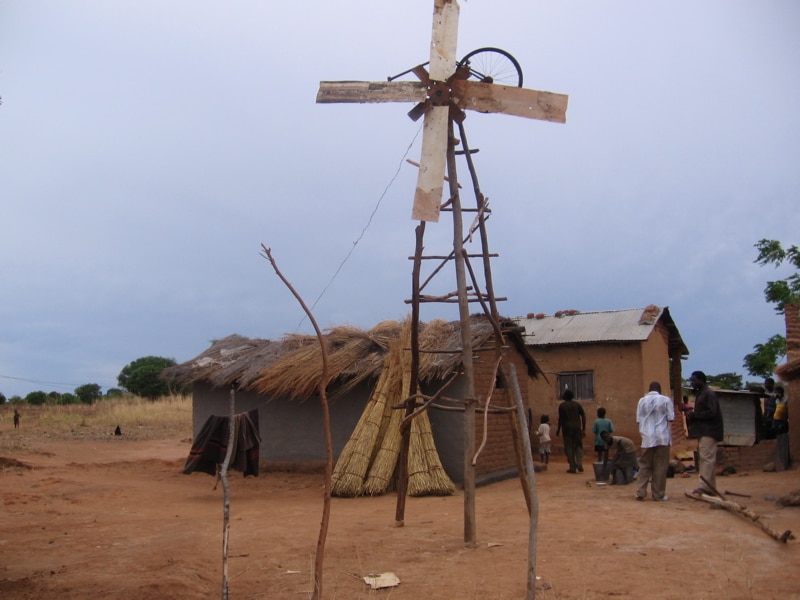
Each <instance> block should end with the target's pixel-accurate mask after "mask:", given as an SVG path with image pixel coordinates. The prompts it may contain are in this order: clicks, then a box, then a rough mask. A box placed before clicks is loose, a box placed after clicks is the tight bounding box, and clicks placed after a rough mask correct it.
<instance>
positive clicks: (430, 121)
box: [317, 0, 567, 222]
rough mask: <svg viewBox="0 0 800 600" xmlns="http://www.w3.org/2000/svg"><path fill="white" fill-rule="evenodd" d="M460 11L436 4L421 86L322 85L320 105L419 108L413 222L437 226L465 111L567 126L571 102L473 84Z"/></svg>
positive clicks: (451, 2)
mask: <svg viewBox="0 0 800 600" xmlns="http://www.w3.org/2000/svg"><path fill="white" fill-rule="evenodd" d="M458 14H459V7H458V2H457V1H456V0H434V10H433V29H432V34H431V48H430V60H429V62H428V63H427V65H428V67H429V68H428V69H426V68H425V66H424V65H419V66H417V67H414V68H413V69H412V70H411V71H412V72H413V73H414V74H415V75H416V76H417V77H418V78H419V81H411V82H409V81H396V80H392V81H386V82H368V81H322V82H320V86H319V91H318V93H317V102H318V103H337V102H415V103H416V106H415V107H414V108H413V109H412V110H411V111H410V112H409V116H410V117H411V118H412V119H414V120H416V119H418V118H419V116H421V115H422V114H424V122H423V133H422V151H421V157H420V161H419V163H420V168H419V175H418V177H417V187H416V191H415V193H414V205H413V210H412V212H411V218H412V219H414V220H417V221H434V222H436V221H438V220H439V207H440V205H441V201H442V188H443V183H442V182H443V181H444V174H445V165H446V157H447V143H448V141H447V129H448V121H449V120H450V118H451V115H452V118H454V119H456V120H463V118H464V113H463V111H464V110H465V109H466V110H474V111H478V112H483V113H502V114H507V115H513V116H517V117H526V118H529V119H540V120H544V121H553V122H557V123H564V122H566V111H567V96H566V95H563V94H555V93H552V92H542V91H537V90H529V89H524V88H520V87H512V86H508V85H502V84H497V83H493V82H492V83H490V82H485V81H474V80H471V79H468V78H469V77H470V71H469V68H468V67H465V61H464V60H462V61H457V59H456V39H457V36H458Z"/></svg>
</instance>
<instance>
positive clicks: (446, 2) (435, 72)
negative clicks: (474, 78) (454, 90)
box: [428, 0, 459, 81]
mask: <svg viewBox="0 0 800 600" xmlns="http://www.w3.org/2000/svg"><path fill="white" fill-rule="evenodd" d="M458 13H459V8H458V2H457V1H456V0H434V2H433V28H432V30H431V62H430V65H429V67H428V71H429V73H430V77H431V79H433V80H434V81H447V79H448V78H449V77H450V76H451V75H452V74H453V73H455V70H456V60H457V59H456V46H457V42H458Z"/></svg>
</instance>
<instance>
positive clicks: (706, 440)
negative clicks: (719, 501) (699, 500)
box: [686, 371, 724, 494]
mask: <svg viewBox="0 0 800 600" xmlns="http://www.w3.org/2000/svg"><path fill="white" fill-rule="evenodd" d="M690 382H691V385H692V389H693V390H694V394H695V401H694V410H693V411H691V410H690V411H687V413H686V422H687V425H688V428H689V437H690V438H697V454H698V456H699V458H700V465H699V467H700V468H699V470H700V475H701V476H702V477H703V479H705V480H706V481H707V482H708V483H709V484H711V486H713V487H716V486H717V479H716V474H715V471H716V468H717V442H721V441H722V437H723V433H724V429H723V425H722V412H721V411H720V409H719V400H717V395H716V394H715V393H714V392H713V391H712V390H711V388H709V387H708V384H707V383H706V374H705V373H703V372H702V371H695V372H694V373H692V376H691V378H690ZM694 493H695V494H713V493H714V492H713V490H711V489H710V487H709V486H708V485H707V484H706V483H705V482H704V481H703V480H702V479H701V480H700V487H698V488H697V489H696V490H694Z"/></svg>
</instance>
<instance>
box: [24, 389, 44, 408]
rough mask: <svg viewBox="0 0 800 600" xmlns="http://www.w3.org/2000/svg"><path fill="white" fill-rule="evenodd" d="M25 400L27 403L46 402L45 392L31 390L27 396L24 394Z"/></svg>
mask: <svg viewBox="0 0 800 600" xmlns="http://www.w3.org/2000/svg"><path fill="white" fill-rule="evenodd" d="M25 402H27V403H28V404H34V405H37V404H44V403H45V402H47V394H45V393H44V392H38V391H37V392H31V393H30V394H28V395H27V396H25Z"/></svg>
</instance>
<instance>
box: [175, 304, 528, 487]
mask: <svg viewBox="0 0 800 600" xmlns="http://www.w3.org/2000/svg"><path fill="white" fill-rule="evenodd" d="M501 326H502V331H503V335H504V340H505V353H504V357H503V359H502V362H503V364H504V366H507V365H508V364H514V365H515V370H516V373H517V377H518V379H519V385H520V388H521V391H522V395H523V401H524V402H525V403H526V404H527V403H528V396H527V395H528V393H529V390H530V389H531V385H530V383H529V382H530V380H531V379H534V378H536V377H537V376H540V372H539V370H538V367H537V366H536V363H535V361H534V360H533V357H532V356H531V354H530V352H529V351H528V348H527V346H526V345H525V343H524V341H523V338H522V329H521V328H520V327H518V326H517V325H516V324H515V323H514V322H512V321H509V320H504V321H503V322H502V323H501ZM402 327H403V323H401V322H399V321H384V322H382V323H379V324H378V325H376V326H375V327H374V328H372V329H370V330H361V329H358V328H354V327H336V328H332V329H330V330H328V331H327V332H326V334H325V339H326V346H327V349H328V356H329V365H330V367H329V374H330V375H331V376H332V379H331V384H330V385H329V387H328V391H327V395H328V398H329V406H330V417H331V434H332V438H333V453H334V460H337V459H338V458H339V455H340V454H341V453H342V450H343V449H344V448H345V446H346V444H347V443H348V441H349V440H350V438H351V435H352V434H353V432H354V429H355V428H356V426H357V424H358V423H359V420H360V419H361V418H362V416H363V414H364V412H365V407H367V405H368V403H369V402H370V401H371V397H372V395H373V392H374V390H375V388H376V383H377V382H378V381H379V380H380V378H381V373H382V372H383V371H384V369H385V368H386V365H387V356H388V355H389V353H390V349H391V347H392V345H393V344H396V343H397V340H398V338H399V337H400V335H401V330H402ZM471 332H472V344H473V348H474V356H475V359H474V372H475V391H476V395H477V396H478V399H479V400H481V399H484V398H486V397H487V395H488V394H489V391H490V390H491V389H492V388H494V392H493V394H492V400H491V405H492V406H513V397H512V396H511V391H510V390H506V389H503V388H502V386H501V385H498V381H497V379H496V375H495V363H496V356H497V354H496V350H495V344H494V329H493V327H492V326H491V324H490V323H489V322H488V321H487V320H486V319H485V318H484V317H480V316H475V317H472V319H471ZM419 343H420V349H421V357H420V369H419V376H420V385H421V388H422V392H423V393H425V394H428V395H433V394H434V393H436V392H437V391H439V392H440V393H441V397H439V398H437V400H436V402H434V403H433V405H432V406H431V407H430V408H429V410H428V411H427V412H428V418H429V422H430V428H431V430H432V433H433V439H434V441H435V446H436V451H438V455H439V458H440V460H441V464H442V465H443V467H444V470H445V471H446V472H447V475H449V477H450V478H451V479H452V481H454V482H455V483H457V484H461V483H462V482H463V478H464V477H463V476H464V439H465V432H464V412H463V407H464V393H465V389H466V382H465V378H464V376H463V374H459V373H460V369H461V352H460V351H461V333H460V324H459V323H458V322H445V321H432V322H429V323H424V324H421V325H420V331H419ZM401 348H402V351H403V352H404V353H405V355H409V354H410V352H408V348H409V346H408V345H407V344H401ZM321 369H322V360H321V350H320V347H319V343H318V340H317V338H316V336H308V335H296V334H295V335H287V336H285V337H284V338H282V339H280V340H278V341H271V340H264V339H251V338H246V337H242V336H239V335H231V336H228V337H226V338H224V339H221V340H217V341H214V342H213V343H212V344H211V346H210V347H209V348H208V349H207V350H205V351H204V352H202V353H201V354H200V355H198V356H197V357H195V358H193V359H192V360H189V361H187V362H184V363H182V364H179V365H177V366H175V367H171V368H169V369H166V370H165V371H164V373H163V374H162V377H163V378H164V379H167V380H170V381H175V382H180V383H183V384H191V385H192V391H193V417H192V418H193V427H194V434H195V435H197V433H198V432H199V430H200V428H201V427H202V425H203V423H205V421H206V419H207V418H208V417H209V416H210V415H226V414H228V410H229V409H228V407H229V400H230V392H231V388H232V386H235V403H236V406H235V412H236V413H240V412H245V411H250V410H252V409H258V411H259V430H260V435H261V438H262V443H261V448H260V455H261V460H262V461H264V462H266V463H291V464H292V465H295V466H300V465H302V466H304V467H306V468H307V467H309V466H314V465H316V466H319V465H321V464H322V463H323V461H324V460H325V443H324V432H323V415H322V409H321V405H320V401H319V398H318V390H317V386H318V381H319V380H320V376H321ZM445 385H446V389H444V390H442V388H443V386H445ZM404 399H405V398H403V397H400V396H399V395H398V396H397V397H393V398H389V399H388V402H387V404H388V405H389V406H390V407H396V406H398V405H400V404H401V403H402V402H403V401H404ZM394 412H397V411H396V410H395V411H394ZM484 417H485V419H484ZM514 418H515V416H514V411H506V412H495V411H487V413H486V414H485V415H484V413H483V412H481V411H480V410H479V411H478V415H477V418H476V425H475V429H476V440H477V442H478V444H480V443H481V441H482V440H483V438H484V431H485V432H486V433H485V435H486V443H485V446H484V449H483V450H482V452H481V454H480V456H479V457H478V461H477V464H476V467H475V468H476V481H477V482H478V483H481V482H483V481H488V480H493V479H497V478H501V477H504V476H510V475H513V474H515V473H516V467H517V459H516V453H515V446H514V442H513V434H512V429H513V426H514V423H513V421H512V419H514ZM267 467H269V464H267Z"/></svg>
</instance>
